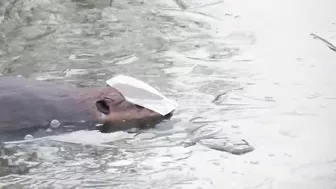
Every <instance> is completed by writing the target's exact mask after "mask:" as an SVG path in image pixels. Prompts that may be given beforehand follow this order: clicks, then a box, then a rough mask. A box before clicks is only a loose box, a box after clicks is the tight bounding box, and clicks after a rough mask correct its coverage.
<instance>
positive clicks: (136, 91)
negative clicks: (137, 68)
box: [106, 75, 178, 116]
mask: <svg viewBox="0 0 336 189" xmlns="http://www.w3.org/2000/svg"><path fill="white" fill-rule="evenodd" d="M106 83H107V84H108V85H109V86H111V87H114V88H116V89H117V90H118V91H120V93H121V94H122V95H123V96H124V97H125V99H126V100H127V101H129V102H131V103H133V104H136V105H139V106H142V107H145V108H147V109H150V110H152V111H155V112H157V113H159V114H161V115H163V116H164V115H167V114H168V113H170V112H172V111H173V110H174V109H176V108H177V107H178V104H177V102H175V101H172V100H170V99H168V98H166V97H165V96H164V95H162V94H161V93H160V92H159V91H158V90H156V89H155V88H153V87H151V86H150V85H148V84H147V83H145V82H143V81H140V80H138V79H135V78H132V77H129V76H125V75H118V76H116V77H113V78H111V79H109V80H107V81H106Z"/></svg>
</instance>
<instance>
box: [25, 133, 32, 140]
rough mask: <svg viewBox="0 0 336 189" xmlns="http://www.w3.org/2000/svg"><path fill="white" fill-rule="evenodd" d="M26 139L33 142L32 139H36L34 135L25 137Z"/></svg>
mask: <svg viewBox="0 0 336 189" xmlns="http://www.w3.org/2000/svg"><path fill="white" fill-rule="evenodd" d="M24 139H25V140H32V139H34V137H33V136H32V135H30V134H28V135H26V136H25V137H24Z"/></svg>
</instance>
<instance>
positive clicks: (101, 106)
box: [96, 100, 110, 115]
mask: <svg viewBox="0 0 336 189" xmlns="http://www.w3.org/2000/svg"><path fill="white" fill-rule="evenodd" d="M96 107H97V109H98V111H100V112H101V113H103V114H106V115H107V114H109V113H110V106H109V105H108V103H107V102H106V100H98V101H97V102H96Z"/></svg>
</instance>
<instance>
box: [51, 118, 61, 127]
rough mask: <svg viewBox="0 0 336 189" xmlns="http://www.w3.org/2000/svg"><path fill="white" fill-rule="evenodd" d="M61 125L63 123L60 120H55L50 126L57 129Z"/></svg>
mask: <svg viewBox="0 0 336 189" xmlns="http://www.w3.org/2000/svg"><path fill="white" fill-rule="evenodd" d="M60 125H61V123H60V122H59V121H58V120H56V119H54V120H52V121H51V122H50V126H51V127H52V128H57V127H59V126H60Z"/></svg>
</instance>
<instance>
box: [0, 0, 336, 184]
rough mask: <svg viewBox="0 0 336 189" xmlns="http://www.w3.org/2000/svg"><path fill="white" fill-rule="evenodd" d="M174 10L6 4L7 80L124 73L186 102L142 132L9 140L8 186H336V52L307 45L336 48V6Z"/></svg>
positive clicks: (90, 78)
mask: <svg viewBox="0 0 336 189" xmlns="http://www.w3.org/2000/svg"><path fill="white" fill-rule="evenodd" d="M178 3H179V4H177V3H176V1H152V0H147V1H117V0H115V1H114V2H113V4H112V7H109V1H107V0H106V1H102V0H101V1H89V0H87V1H79V0H77V1H70V0H43V1H42V0H30V1H21V0H17V1H13V0H12V1H2V5H1V9H0V12H1V15H4V17H1V18H0V21H1V30H0V31H1V32H2V35H1V36H0V41H1V43H0V56H1V59H0V61H1V62H0V63H1V72H2V74H3V75H23V76H25V77H31V78H35V79H42V80H53V81H54V82H67V83H71V84H73V85H76V86H98V85H103V84H104V82H105V80H106V79H109V78H111V76H113V75H116V74H126V75H130V76H132V77H136V78H139V79H141V80H143V81H146V82H147V83H149V84H150V85H152V86H155V87H157V88H159V89H160V91H162V92H163V93H164V94H166V95H167V96H169V97H170V98H173V99H176V100H177V101H178V103H179V105H180V106H179V109H178V110H177V112H176V114H175V115H174V117H173V118H172V120H170V121H169V122H165V123H163V124H160V125H158V127H157V128H156V129H152V130H149V131H143V132H141V133H134V134H130V133H129V134H127V133H123V132H118V133H111V134H101V133H97V132H85V131H81V132H76V133H71V134H67V135H63V136H58V137H52V138H51V139H52V140H51V139H41V140H37V141H34V142H28V143H19V144H11V145H9V146H7V147H6V149H7V151H6V152H2V154H7V155H11V156H12V158H11V160H12V161H13V162H12V164H19V163H20V162H21V164H22V166H21V169H20V170H17V169H18V167H19V168H20V166H14V167H15V168H16V169H15V172H16V173H20V174H16V175H15V174H13V175H10V174H8V173H7V174H5V175H7V176H4V177H0V187H1V186H2V187H3V188H6V187H7V188H111V187H114V188H206V189H208V188H209V189H211V188H231V189H235V188H237V189H241V188H262V189H263V188H265V189H269V188H302V189H310V188H335V187H336V182H335V180H336V178H335V175H336V173H335V170H336V169H335V168H336V165H335V159H336V152H335V151H334V150H333V148H332V145H333V143H334V138H335V134H334V133H336V132H335V127H333V123H334V121H335V120H334V117H333V115H332V112H334V110H335V107H336V106H335V105H336V104H335V99H336V97H335V95H336V91H335V89H334V88H333V87H332V86H333V84H334V82H335V77H334V76H333V75H334V74H333V71H332V70H334V68H335V66H334V65H335V64H334V61H333V60H335V58H336V53H335V52H334V51H332V50H330V49H329V48H328V47H327V46H326V45H325V44H324V43H323V42H321V41H319V40H317V39H313V38H312V36H310V35H309V34H310V33H315V34H318V35H320V36H322V37H324V38H325V39H327V40H329V41H330V42H332V43H334V44H336V40H335V31H336V30H335V29H336V25H335V23H336V20H335V17H333V15H334V14H335V13H334V12H335V11H334V10H333V7H335V5H336V3H335V2H334V1H332V0H323V1H317V0H309V1H303V0H297V1H289V0H281V1H279V0H271V1H270V0H253V1H247V0H227V1H224V2H219V3H217V2H216V1H210V0H209V1H196V0H189V1H183V2H182V3H181V1H178ZM201 3H203V4H204V3H205V4H211V5H209V6H204V5H201ZM197 6H200V7H197ZM181 8H182V9H186V8H187V9H186V10H184V11H181ZM246 142H247V143H246ZM247 144H250V146H249V145H247ZM229 149H234V150H239V149H250V150H249V151H248V152H247V153H244V154H242V155H234V154H231V153H228V152H225V151H223V150H226V151H230V150H229ZM3 164H5V165H6V166H4V167H6V168H8V167H9V166H8V164H11V163H7V164H6V162H4V163H3ZM29 167H31V168H30V170H29V172H28V173H27V172H25V170H26V169H28V168H29ZM7 171H8V169H7ZM4 172H5V171H4ZM9 172H10V171H9Z"/></svg>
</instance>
